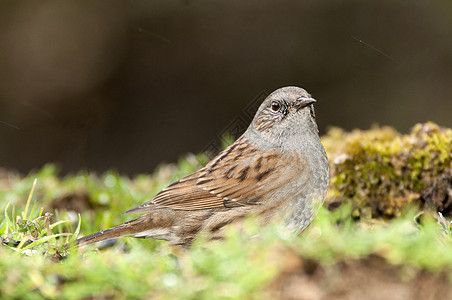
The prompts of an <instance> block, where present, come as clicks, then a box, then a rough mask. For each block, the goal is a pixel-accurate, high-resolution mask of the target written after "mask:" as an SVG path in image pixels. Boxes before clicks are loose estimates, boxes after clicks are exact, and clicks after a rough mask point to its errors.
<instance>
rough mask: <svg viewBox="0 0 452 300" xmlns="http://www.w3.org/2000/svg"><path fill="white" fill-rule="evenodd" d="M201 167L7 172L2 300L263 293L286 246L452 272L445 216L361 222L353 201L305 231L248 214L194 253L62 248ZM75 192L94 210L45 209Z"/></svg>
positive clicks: (294, 251)
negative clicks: (260, 222) (131, 174)
mask: <svg viewBox="0 0 452 300" xmlns="http://www.w3.org/2000/svg"><path fill="white" fill-rule="evenodd" d="M199 166H200V165H199V163H198V160H197V159H195V158H193V157H189V158H187V159H183V160H181V161H180V162H179V163H178V164H177V165H162V166H161V167H160V168H159V169H158V170H157V171H156V172H155V173H154V174H153V175H149V176H138V177H136V178H133V179H129V178H126V177H121V176H119V175H118V174H117V173H115V172H107V173H105V174H103V175H100V176H97V175H95V174H92V173H87V172H82V173H80V174H77V175H74V176H67V177H64V178H59V176H58V172H57V170H56V168H55V167H54V166H46V167H44V168H43V169H42V170H40V171H39V172H36V173H33V174H30V175H29V176H26V177H20V176H17V175H13V174H12V175H10V177H9V178H8V179H4V178H3V179H0V209H1V210H0V211H1V212H2V213H1V214H0V236H1V237H2V238H3V239H4V241H5V242H9V245H3V246H0V298H1V299H83V298H87V297H107V298H112V299H148V298H155V299H266V298H269V295H268V293H267V291H268V290H267V289H268V286H269V284H270V283H271V282H272V280H273V279H274V278H275V277H276V276H278V274H280V273H281V272H282V271H283V269H284V268H285V265H286V264H287V255H286V254H287V253H290V254H291V255H295V256H297V257H303V258H307V259H311V260H315V261H318V262H320V263H321V264H323V265H332V264H336V263H338V262H341V261H343V260H347V259H360V258H364V257H367V256H369V255H378V256H380V257H382V258H383V259H384V260H386V261H387V262H388V263H390V264H395V265H402V266H407V267H410V268H415V269H418V270H427V271H430V272H439V271H445V272H446V273H447V274H448V275H449V276H450V275H451V274H452V243H451V235H450V232H451V230H450V223H449V222H448V221H447V220H446V219H443V220H442V222H438V221H436V220H435V219H434V218H432V217H430V216H428V215H427V214H421V215H418V213H419V212H418V211H417V210H416V209H407V210H405V211H404V213H403V214H402V216H401V217H398V218H396V219H393V220H390V221H382V220H367V221H357V220H355V219H353V218H352V211H353V209H352V207H351V206H350V205H347V204H345V205H342V206H341V207H340V208H339V209H337V210H335V211H332V212H331V211H328V210H326V209H324V208H322V209H321V210H320V211H319V213H318V215H317V217H316V219H315V221H314V222H313V224H311V226H310V227H308V229H307V230H305V231H304V232H303V233H302V234H301V235H299V236H293V235H291V234H288V233H287V232H285V231H284V230H282V229H281V228H279V227H277V226H269V227H267V228H261V227H259V226H257V225H256V224H255V222H254V220H252V219H250V220H248V222H247V225H246V227H245V229H244V230H243V231H241V232H239V231H237V230H235V229H232V228H231V229H230V230H229V231H228V236H227V238H226V240H225V241H215V242H206V241H205V239H204V238H203V237H201V238H200V239H199V240H198V241H197V242H196V243H195V244H194V245H193V247H191V248H190V249H188V250H184V249H178V248H171V247H169V246H168V245H167V244H166V243H165V242H162V241H153V240H138V239H133V238H123V239H120V242H119V243H117V244H116V245H115V246H114V247H112V248H108V249H106V250H103V251H97V250H95V249H96V248H95V247H87V248H85V249H72V250H69V251H68V250H66V249H65V247H64V244H65V243H66V242H68V241H70V240H71V239H74V238H75V237H76V236H77V233H78V231H80V232H81V233H83V234H84V235H86V234H90V233H93V232H95V231H98V230H100V229H105V228H107V227H109V226H112V225H115V224H119V223H120V222H124V221H127V220H128V219H130V216H124V215H121V213H122V212H123V211H125V210H127V209H128V208H130V207H133V206H135V205H138V204H140V203H143V202H145V201H148V200H150V199H151V198H152V197H153V196H154V195H155V194H156V193H157V192H158V191H159V190H160V189H161V188H163V187H164V186H165V185H167V184H168V183H170V182H171V181H173V180H175V179H176V178H179V177H182V176H184V175H186V174H189V173H191V172H193V171H194V170H196V169H197V168H199ZM35 179H36V185H35V187H34V189H33V186H34V185H33V182H34V180H35ZM32 190H33V192H31V191H32ZM74 195H77V196H78V197H80V199H82V200H83V201H87V202H89V205H90V209H86V210H84V211H82V212H81V214H80V216H78V215H77V214H74V213H71V212H68V211H66V210H61V211H59V212H58V213H56V214H55V215H54V216H51V215H49V214H46V213H47V212H50V209H49V207H51V203H52V201H55V199H57V200H60V201H61V199H65V197H66V198H67V197H69V196H74ZM41 207H43V209H41ZM14 241H20V244H19V245H17V244H15V245H14Z"/></svg>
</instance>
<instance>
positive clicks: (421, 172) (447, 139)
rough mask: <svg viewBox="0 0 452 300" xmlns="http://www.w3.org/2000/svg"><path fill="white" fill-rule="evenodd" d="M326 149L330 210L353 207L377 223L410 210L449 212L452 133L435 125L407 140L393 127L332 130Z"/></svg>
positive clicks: (414, 132) (420, 126)
mask: <svg viewBox="0 0 452 300" xmlns="http://www.w3.org/2000/svg"><path fill="white" fill-rule="evenodd" d="M323 143H324V145H325V148H326V150H327V153H328V156H329V159H330V168H331V184H330V192H329V194H328V197H327V204H331V203H342V202H344V201H351V202H352V203H353V205H354V206H355V208H356V209H357V210H358V211H363V210H364V209H369V208H370V211H371V214H372V216H374V217H375V216H376V217H379V216H382V217H394V216H398V215H400V213H401V211H402V210H403V209H404V208H405V207H406V206H407V205H410V204H416V205H424V204H426V203H427V204H428V205H429V206H433V207H434V208H436V209H438V210H440V211H443V212H446V213H448V212H449V210H451V208H452V207H451V206H452V205H451V204H450V203H449V202H451V200H452V199H451V198H452V195H449V194H450V193H451V191H452V189H451V188H452V162H451V156H452V130H451V129H446V128H441V127H439V126H438V125H436V124H434V123H431V122H429V123H425V124H417V125H416V126H414V127H413V129H412V130H411V132H410V133H409V134H407V135H402V134H400V133H398V132H397V131H395V130H394V129H392V128H390V127H381V128H380V127H374V128H372V129H370V130H365V131H363V130H354V131H352V132H350V133H346V132H344V131H343V130H341V129H338V128H333V129H331V130H330V131H329V132H328V134H327V135H326V136H325V137H324V138H323Z"/></svg>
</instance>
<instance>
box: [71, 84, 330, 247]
mask: <svg viewBox="0 0 452 300" xmlns="http://www.w3.org/2000/svg"><path fill="white" fill-rule="evenodd" d="M315 101H316V100H314V99H313V98H311V96H310V95H309V94H308V93H307V92H306V91H305V90H304V89H302V88H298V87H284V88H280V89H278V90H276V91H274V92H273V93H271V94H270V95H269V96H268V97H267V98H266V99H265V100H264V102H263V103H262V104H261V106H260V107H259V109H258V111H257V113H256V115H255V117H254V119H253V121H252V122H251V125H250V126H249V127H248V129H247V130H246V131H245V133H244V134H243V135H242V136H241V137H240V138H238V139H237V140H236V141H235V142H234V143H233V144H232V145H231V146H229V147H228V148H226V149H225V150H224V151H222V152H221V153H220V154H218V155H217V156H216V157H215V158H214V159H213V160H211V161H210V162H209V163H208V164H207V165H206V166H205V167H204V168H202V169H200V170H199V171H197V172H195V173H193V174H191V175H188V176H186V177H184V178H182V179H180V180H179V181H177V182H175V183H173V184H171V185H169V186H168V187H167V188H165V189H164V190H162V191H161V192H160V193H158V194H157V196H155V198H154V199H152V200H151V201H149V202H147V203H144V204H142V205H140V206H137V207H135V208H132V209H130V210H128V211H126V212H125V214H132V213H144V215H141V216H139V217H138V218H136V219H133V220H131V221H129V222H126V223H124V224H121V225H118V226H115V227H113V228H110V229H107V230H103V231H100V232H97V233H94V234H91V235H88V236H86V237H83V238H80V239H78V240H77V244H78V245H79V246H83V245H86V244H90V243H95V242H99V241H104V240H108V239H113V238H117V237H121V236H133V237H138V238H152V239H162V240H167V241H169V242H170V243H171V244H174V245H189V244H190V243H191V242H192V240H193V239H194V238H195V236H196V234H198V233H199V232H206V233H208V234H209V235H210V236H211V238H214V239H215V238H221V236H222V229H223V227H224V226H225V225H227V224H230V223H235V222H239V221H240V220H243V218H244V217H245V216H247V215H250V214H252V215H256V216H258V217H259V219H260V220H261V222H262V223H263V224H267V223H269V222H270V221H279V222H281V223H282V224H283V225H285V226H287V227H289V228H290V229H291V230H293V231H295V232H299V231H301V230H302V229H304V228H305V227H306V226H308V225H309V223H310V222H311V220H312V218H313V213H314V210H315V207H316V206H320V205H321V204H322V203H323V200H324V198H325V195H326V192H327V189H328V173H329V171H328V159H327V156H326V153H325V149H324V148H323V146H322V144H321V142H320V139H319V135H318V129H317V124H316V122H315V115H314V107H313V103H314V102H315Z"/></svg>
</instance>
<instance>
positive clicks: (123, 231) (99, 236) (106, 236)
mask: <svg viewBox="0 0 452 300" xmlns="http://www.w3.org/2000/svg"><path fill="white" fill-rule="evenodd" d="M131 229H132V228H131V227H128V226H124V224H121V225H118V226H115V227H112V228H110V229H106V230H101V231H99V232H96V233H93V234H90V235H87V236H85V237H82V238H79V239H78V240H76V241H75V244H74V245H71V246H76V247H83V246H86V245H89V244H92V243H97V242H102V241H106V240H111V239H116V238H119V237H122V236H128V235H132V234H133V232H132V230H131Z"/></svg>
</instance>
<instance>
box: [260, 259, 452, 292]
mask: <svg viewBox="0 0 452 300" xmlns="http://www.w3.org/2000/svg"><path fill="white" fill-rule="evenodd" d="M290 260H291V261H292V262H291V263H288V264H287V267H286V270H285V271H283V272H282V273H281V274H280V275H279V276H278V278H277V279H276V280H274V281H273V282H272V284H271V285H270V287H269V289H268V292H269V294H270V297H269V298H270V299H287V300H302V299H303V300H305V299H306V300H322V299H330V300H331V299H332V300H336V299H337V300H339V299H341V300H342V299H347V300H355V299H356V300H358V299H359V300H361V299H370V300H372V299H392V300H405V299H407V300H408V299H410V300H417V299H422V300H423V299H442V300H445V299H452V284H451V279H450V277H449V275H448V273H446V272H434V273H430V272H427V271H422V270H419V269H417V268H414V267H407V266H394V265H391V264H388V263H387V262H386V261H385V260H384V259H382V258H381V257H378V256H376V255H372V256H369V257H367V258H364V259H359V260H346V261H343V262H340V263H338V264H333V265H320V264H319V263H318V262H315V261H311V260H305V259H302V258H298V261H297V259H296V258H295V257H292V258H291V259H290Z"/></svg>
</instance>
